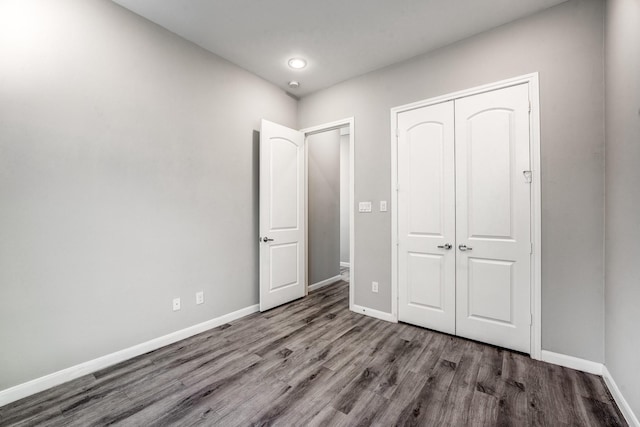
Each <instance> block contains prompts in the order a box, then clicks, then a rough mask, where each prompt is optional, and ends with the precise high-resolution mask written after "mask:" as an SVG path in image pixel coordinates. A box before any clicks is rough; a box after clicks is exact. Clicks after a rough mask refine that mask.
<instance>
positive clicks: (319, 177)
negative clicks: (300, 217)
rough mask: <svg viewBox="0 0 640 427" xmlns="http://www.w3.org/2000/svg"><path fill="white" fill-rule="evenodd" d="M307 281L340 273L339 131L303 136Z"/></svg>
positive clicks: (315, 280) (324, 278)
mask: <svg viewBox="0 0 640 427" xmlns="http://www.w3.org/2000/svg"><path fill="white" fill-rule="evenodd" d="M307 149H308V176H309V178H308V179H309V187H308V188H309V190H308V191H309V192H308V201H309V222H308V226H309V244H308V248H309V253H308V257H309V258H308V260H309V284H310V285H313V284H314V283H318V282H321V281H323V280H326V279H329V278H331V277H334V276H337V275H338V274H340V131H339V130H332V131H328V132H322V133H317V134H315V135H310V136H309V137H308V138H307Z"/></svg>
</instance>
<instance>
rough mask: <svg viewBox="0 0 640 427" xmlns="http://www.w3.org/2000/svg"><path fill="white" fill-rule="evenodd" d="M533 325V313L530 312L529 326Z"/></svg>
mask: <svg viewBox="0 0 640 427" xmlns="http://www.w3.org/2000/svg"><path fill="white" fill-rule="evenodd" d="M531 325H533V313H529V326H531Z"/></svg>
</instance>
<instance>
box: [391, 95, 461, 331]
mask: <svg viewBox="0 0 640 427" xmlns="http://www.w3.org/2000/svg"><path fill="white" fill-rule="evenodd" d="M453 133H454V123H453V102H452V101H450V102H445V103H442V104H437V105H432V106H428V107H423V108H418V109H415V110H410V111H405V112H402V113H400V114H398V188H399V191H398V243H399V245H398V283H399V292H398V299H399V301H398V303H399V309H398V317H399V320H401V321H404V322H408V323H412V324H415V325H419V326H423V327H427V328H431V329H435V330H439V331H443V332H447V333H454V332H455V250H453V249H452V247H453V244H454V242H455V197H454V191H455V183H454V173H455V171H454V140H453V138H454V135H453ZM447 245H450V246H447ZM447 247H450V249H446V248H447Z"/></svg>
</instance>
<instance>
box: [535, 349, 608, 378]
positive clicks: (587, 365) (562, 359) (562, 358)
mask: <svg viewBox="0 0 640 427" xmlns="http://www.w3.org/2000/svg"><path fill="white" fill-rule="evenodd" d="M540 360H542V361H543V362H548V363H553V364H554V365H559V366H564V367H565V368H571V369H575V370H577V371H582V372H588V373H590V374H595V375H602V368H603V365H602V363H598V362H592V361H590V360H586V359H580V358H579V357H573V356H568V355H566V354H561V353H554V352H552V351H548V350H542V351H541V358H540Z"/></svg>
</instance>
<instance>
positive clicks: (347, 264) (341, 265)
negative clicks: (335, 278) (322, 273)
mask: <svg viewBox="0 0 640 427" xmlns="http://www.w3.org/2000/svg"><path fill="white" fill-rule="evenodd" d="M340 267H347V268H351V263H350V262H342V261H340Z"/></svg>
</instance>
